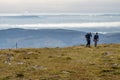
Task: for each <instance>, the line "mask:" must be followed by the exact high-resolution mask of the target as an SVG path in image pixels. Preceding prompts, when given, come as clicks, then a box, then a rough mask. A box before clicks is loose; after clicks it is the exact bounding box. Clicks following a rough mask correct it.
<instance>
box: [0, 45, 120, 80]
mask: <svg viewBox="0 0 120 80" xmlns="http://www.w3.org/2000/svg"><path fill="white" fill-rule="evenodd" d="M119 79H120V44H104V45H99V46H98V47H97V48H94V47H91V48H85V47H84V46H74V47H68V48H39V49H38V48H36V49H7V50H0V80H119Z"/></svg>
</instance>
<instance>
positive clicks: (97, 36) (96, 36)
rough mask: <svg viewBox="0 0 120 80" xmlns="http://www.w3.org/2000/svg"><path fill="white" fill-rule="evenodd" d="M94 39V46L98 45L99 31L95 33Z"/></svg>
mask: <svg viewBox="0 0 120 80" xmlns="http://www.w3.org/2000/svg"><path fill="white" fill-rule="evenodd" d="M93 41H94V46H95V47H97V42H98V41H99V35H98V33H96V34H95V35H94V39H93Z"/></svg>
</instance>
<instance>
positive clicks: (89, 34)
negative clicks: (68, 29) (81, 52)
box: [85, 32, 92, 47]
mask: <svg viewBox="0 0 120 80" xmlns="http://www.w3.org/2000/svg"><path fill="white" fill-rule="evenodd" d="M91 37H92V34H91V32H90V33H87V34H86V35H85V38H86V41H87V44H86V47H90V43H91Z"/></svg>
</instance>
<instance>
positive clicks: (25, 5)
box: [0, 0, 120, 13]
mask: <svg viewBox="0 0 120 80" xmlns="http://www.w3.org/2000/svg"><path fill="white" fill-rule="evenodd" d="M25 12H30V13H119V12H120V0H0V13H25Z"/></svg>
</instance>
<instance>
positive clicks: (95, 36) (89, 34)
mask: <svg viewBox="0 0 120 80" xmlns="http://www.w3.org/2000/svg"><path fill="white" fill-rule="evenodd" d="M85 38H86V41H87V44H86V47H90V44H91V38H92V33H91V32H90V33H87V34H86V35H85ZM93 41H94V46H95V47H97V42H98V41H99V35H98V33H96V34H95V35H94V37H93Z"/></svg>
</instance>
